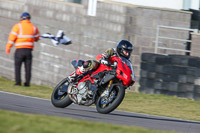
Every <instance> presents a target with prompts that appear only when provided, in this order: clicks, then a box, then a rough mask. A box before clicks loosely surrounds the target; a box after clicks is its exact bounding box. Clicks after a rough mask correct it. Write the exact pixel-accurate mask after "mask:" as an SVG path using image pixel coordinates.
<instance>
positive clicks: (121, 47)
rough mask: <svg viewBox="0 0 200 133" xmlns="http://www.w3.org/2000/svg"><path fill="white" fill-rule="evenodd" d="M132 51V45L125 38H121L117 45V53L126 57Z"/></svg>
mask: <svg viewBox="0 0 200 133" xmlns="http://www.w3.org/2000/svg"><path fill="white" fill-rule="evenodd" d="M132 51H133V45H132V44H131V43H130V42H129V41H127V40H121V41H120V42H119V43H118V45H117V53H118V54H119V55H120V56H122V57H124V58H126V59H129V58H130V56H131V53H132Z"/></svg>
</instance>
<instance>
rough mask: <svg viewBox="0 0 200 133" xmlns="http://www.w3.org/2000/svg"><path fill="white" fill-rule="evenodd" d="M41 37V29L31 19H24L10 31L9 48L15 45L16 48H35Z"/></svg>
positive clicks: (7, 46)
mask: <svg viewBox="0 0 200 133" xmlns="http://www.w3.org/2000/svg"><path fill="white" fill-rule="evenodd" d="M39 37H40V33H39V30H38V28H37V27H36V26H34V25H33V24H32V23H31V22H30V21H29V20H22V21H20V22H19V23H18V24H15V25H14V26H13V28H12V30H11V32H10V35H9V38H8V43H7V45H6V48H7V49H10V48H11V47H12V46H13V45H15V48H16V49H18V48H31V49H33V48H34V42H35V41H38V40H39Z"/></svg>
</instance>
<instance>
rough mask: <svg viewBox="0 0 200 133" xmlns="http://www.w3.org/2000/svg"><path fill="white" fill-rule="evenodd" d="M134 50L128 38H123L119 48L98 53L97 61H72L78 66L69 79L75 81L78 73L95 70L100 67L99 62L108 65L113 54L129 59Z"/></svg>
mask: <svg viewBox="0 0 200 133" xmlns="http://www.w3.org/2000/svg"><path fill="white" fill-rule="evenodd" d="M132 51H133V45H132V44H131V43H130V42H129V41H127V40H121V41H120V42H119V43H118V45H117V48H109V49H107V50H106V51H105V52H104V53H103V54H100V55H98V56H97V57H96V59H97V61H96V60H88V61H83V60H74V61H72V63H77V66H78V67H77V69H76V71H75V72H74V73H72V74H71V75H70V76H68V79H69V80H70V81H73V80H74V79H75V78H76V77H77V76H78V75H81V74H83V73H86V72H88V71H89V70H95V69H96V68H98V66H99V63H101V64H104V65H108V64H109V61H108V60H109V58H110V57H112V56H117V57H124V58H126V59H128V60H129V58H130V56H131V53H132Z"/></svg>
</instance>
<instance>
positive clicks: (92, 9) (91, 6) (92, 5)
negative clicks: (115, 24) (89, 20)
mask: <svg viewBox="0 0 200 133" xmlns="http://www.w3.org/2000/svg"><path fill="white" fill-rule="evenodd" d="M96 8H97V0H89V2H88V15H89V16H96Z"/></svg>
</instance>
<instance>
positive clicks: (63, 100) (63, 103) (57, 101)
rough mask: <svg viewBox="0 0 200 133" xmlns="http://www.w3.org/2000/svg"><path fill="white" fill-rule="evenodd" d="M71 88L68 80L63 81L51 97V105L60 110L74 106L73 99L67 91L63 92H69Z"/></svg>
mask: <svg viewBox="0 0 200 133" xmlns="http://www.w3.org/2000/svg"><path fill="white" fill-rule="evenodd" d="M68 86H69V82H68V79H67V78H65V79H63V80H62V81H61V82H60V83H59V84H58V85H57V86H56V87H55V89H54V91H53V93H52V95H51V103H52V104H53V105H54V106H55V107H58V108H65V107H67V106H69V105H70V104H72V101H71V99H70V98H69V95H68V93H67V91H63V90H64V89H65V90H67V89H68Z"/></svg>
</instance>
